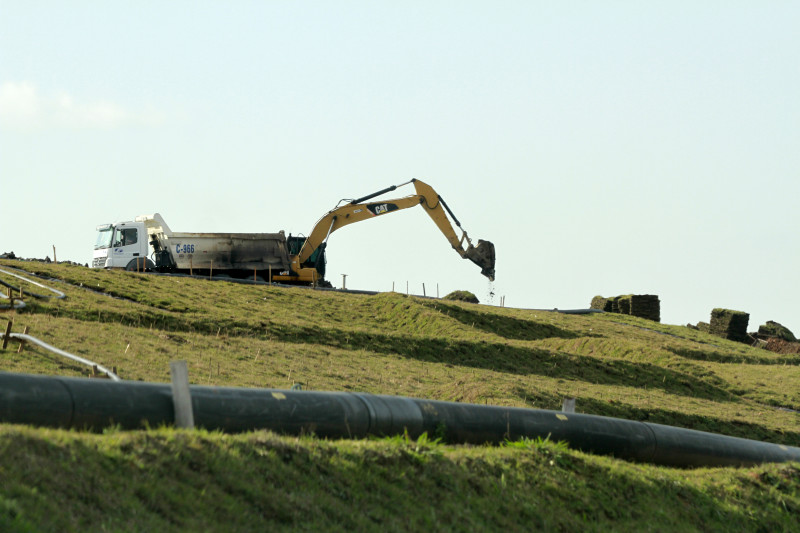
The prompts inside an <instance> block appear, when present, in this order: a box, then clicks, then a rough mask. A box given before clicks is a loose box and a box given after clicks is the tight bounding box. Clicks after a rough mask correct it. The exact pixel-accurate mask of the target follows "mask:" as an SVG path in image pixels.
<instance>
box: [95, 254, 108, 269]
mask: <svg viewBox="0 0 800 533" xmlns="http://www.w3.org/2000/svg"><path fill="white" fill-rule="evenodd" d="M105 266H106V258H105V257H95V258H94V259H93V260H92V268H103V267H105Z"/></svg>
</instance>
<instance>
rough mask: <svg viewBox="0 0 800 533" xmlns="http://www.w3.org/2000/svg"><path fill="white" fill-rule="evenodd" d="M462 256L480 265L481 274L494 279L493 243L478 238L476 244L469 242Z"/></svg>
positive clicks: (490, 279)
mask: <svg viewBox="0 0 800 533" xmlns="http://www.w3.org/2000/svg"><path fill="white" fill-rule="evenodd" d="M464 257H466V258H467V259H469V260H470V261H472V262H473V263H475V264H476V265H478V266H479V267H481V274H483V275H484V276H486V277H487V278H489V281H494V263H495V257H494V244H493V243H491V242H490V241H484V240H483V239H478V246H472V245H471V244H470V245H469V247H468V248H467V251H466V252H465V254H464Z"/></svg>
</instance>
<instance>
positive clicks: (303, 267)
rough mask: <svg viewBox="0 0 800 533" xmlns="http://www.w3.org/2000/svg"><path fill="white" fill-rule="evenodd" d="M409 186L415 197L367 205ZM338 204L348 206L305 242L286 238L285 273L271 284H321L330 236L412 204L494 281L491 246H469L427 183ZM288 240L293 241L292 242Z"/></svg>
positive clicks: (326, 218) (334, 213) (415, 181)
mask: <svg viewBox="0 0 800 533" xmlns="http://www.w3.org/2000/svg"><path fill="white" fill-rule="evenodd" d="M410 183H413V184H414V188H415V189H416V194H412V195H410V196H406V197H404V198H398V199H393V200H386V201H381V202H368V200H371V199H373V198H375V197H377V196H380V195H382V194H386V193H388V192H390V191H394V190H395V189H397V188H398V187H402V186H404V185H408V184H410ZM342 201H344V202H348V203H346V204H345V205H337V207H335V208H334V209H332V210H331V211H328V213H326V214H325V216H323V217H322V218H321V219H319V221H318V222H317V223H316V225H315V226H314V229H312V230H311V233H310V234H309V236H308V237H307V238H306V239H304V240H303V239H302V238H297V237H293V238H292V237H290V242H289V244H290V251H289V263H290V264H289V270H287V271H282V272H280V274H277V275H273V277H272V279H273V280H274V281H278V282H284V283H299V284H312V285H316V284H318V283H319V282H321V281H322V278H323V276H324V262H325V256H324V250H325V246H326V244H327V241H328V238H329V237H330V236H331V233H333V232H334V231H336V230H337V229H339V228H342V227H344V226H347V225H348V224H352V223H354V222H361V221H362V220H367V219H370V218H374V217H378V216H381V215H386V214H389V213H394V212H395V211H400V210H401V209H407V208H409V207H414V206H415V205H420V206H422V208H423V209H424V210H425V212H426V213H428V215H430V217H431V218H432V219H433V221H434V222H435V223H436V225H437V226H438V227H439V229H440V230H441V232H442V233H444V236H445V237H446V238H447V240H448V241H449V242H450V245H451V246H452V247H453V249H454V250H455V251H456V252H457V253H458V255H460V256H461V257H462V258H464V259H469V260H470V261H472V262H473V263H475V264H476V265H478V266H479V267H481V274H483V275H484V276H486V277H487V278H489V279H490V280H492V281H494V265H495V255H494V244H492V243H491V242H489V241H484V240H480V239H479V240H478V245H477V246H473V244H472V241H471V240H470V238H469V236H467V232H466V231H465V230H464V229H463V228H462V227H461V223H460V222H459V221H458V219H457V218H456V217H455V215H454V214H453V212H452V211H451V210H450V208H449V207H448V206H447V204H446V203H445V201H444V200H443V199H442V197H441V196H439V195H438V194H437V193H436V191H434V190H433V188H432V187H431V186H430V185H428V184H427V183H424V182H422V181H420V180H418V179H412V180H411V181H407V182H405V183H401V184H400V185H392V186H391V187H387V188H385V189H383V190H380V191H378V192H376V193H373V194H369V195H367V196H364V197H362V198H358V199H355V200H349V201H348V200H342ZM339 204H341V202H339ZM445 211H446V212H447V214H449V215H450V217H451V218H452V219H453V221H454V222H455V224H456V226H458V228H459V229H461V232H462V233H461V237H460V238H459V237H458V235H457V234H456V231H455V229H453V226H452V224H451V223H450V220H449V219H448V218H447V214H445ZM292 239H297V240H295V241H292ZM292 242H294V243H296V248H295V250H292V249H291V244H292ZM297 248H299V250H297Z"/></svg>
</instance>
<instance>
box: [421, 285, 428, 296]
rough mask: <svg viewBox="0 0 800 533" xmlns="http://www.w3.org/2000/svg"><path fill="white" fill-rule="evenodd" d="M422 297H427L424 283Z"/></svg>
mask: <svg viewBox="0 0 800 533" xmlns="http://www.w3.org/2000/svg"><path fill="white" fill-rule="evenodd" d="M422 295H423V296H427V294H425V284H424V283H423V284H422Z"/></svg>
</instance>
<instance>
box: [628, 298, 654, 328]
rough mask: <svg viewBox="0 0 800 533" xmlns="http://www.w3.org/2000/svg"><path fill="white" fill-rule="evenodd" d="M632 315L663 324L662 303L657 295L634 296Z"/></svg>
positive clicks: (632, 299)
mask: <svg viewBox="0 0 800 533" xmlns="http://www.w3.org/2000/svg"><path fill="white" fill-rule="evenodd" d="M631 314H632V315H633V316H638V317H640V318H646V319H647V320H652V321H653V322H661V301H660V300H659V299H658V296H657V295H655V294H633V295H631Z"/></svg>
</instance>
